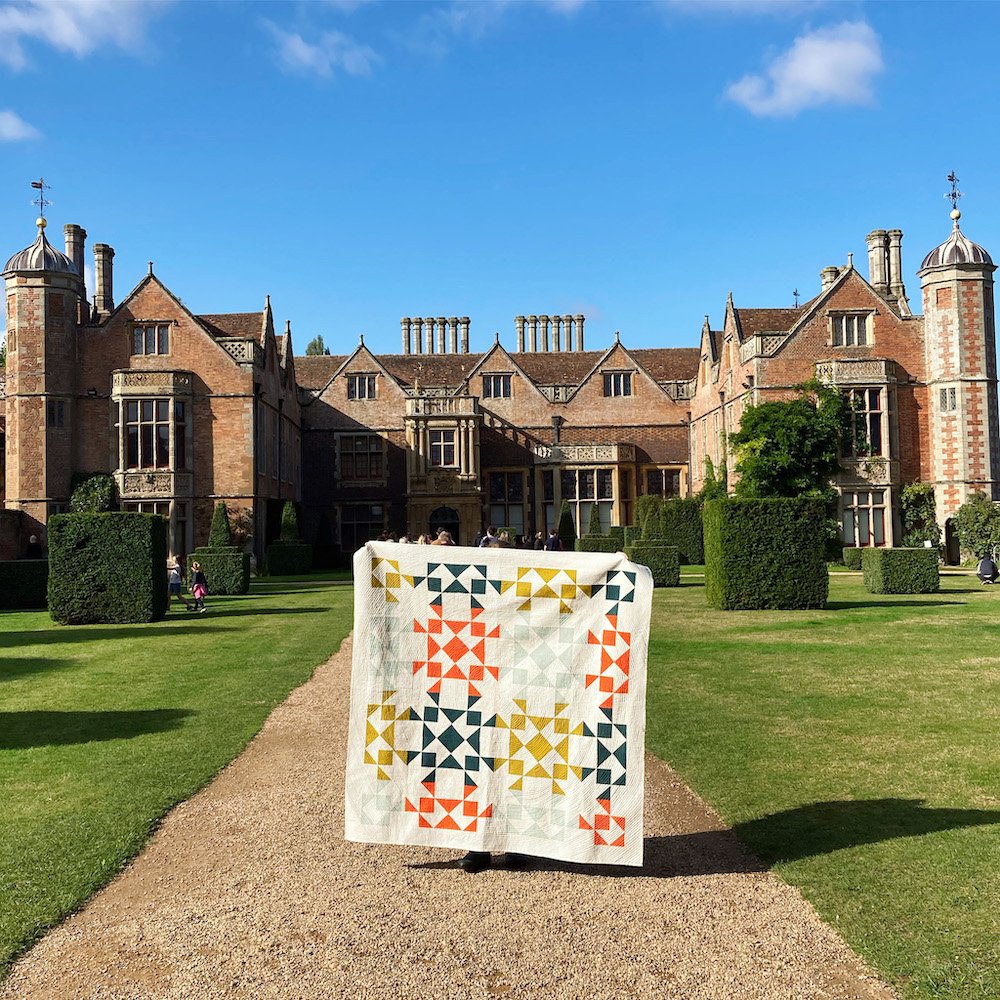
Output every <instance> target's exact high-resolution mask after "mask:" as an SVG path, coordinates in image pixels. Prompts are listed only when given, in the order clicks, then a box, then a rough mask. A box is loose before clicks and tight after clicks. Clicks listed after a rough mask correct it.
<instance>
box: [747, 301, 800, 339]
mask: <svg viewBox="0 0 1000 1000" xmlns="http://www.w3.org/2000/svg"><path fill="white" fill-rule="evenodd" d="M805 309H806V307H805V306H799V307H798V308H797V309H737V310H736V315H737V316H738V317H739V321H740V329H741V330H742V331H743V336H744V337H752V336H754V334H757V333H786V332H787V331H788V330H791V328H792V327H793V326H794V325H795V324H796V322H797V321H798V320H799V318H800V317H801V316H802V314H803V313H804V312H805Z"/></svg>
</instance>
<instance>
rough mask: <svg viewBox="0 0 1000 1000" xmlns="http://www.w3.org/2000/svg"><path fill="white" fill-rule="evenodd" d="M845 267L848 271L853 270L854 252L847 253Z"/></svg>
mask: <svg viewBox="0 0 1000 1000" xmlns="http://www.w3.org/2000/svg"><path fill="white" fill-rule="evenodd" d="M847 269H848V270H849V271H853V270H854V254H852V253H849V254H848V255H847Z"/></svg>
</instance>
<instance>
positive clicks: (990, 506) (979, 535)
mask: <svg viewBox="0 0 1000 1000" xmlns="http://www.w3.org/2000/svg"><path fill="white" fill-rule="evenodd" d="M955 527H956V528H957V529H958V544H959V545H960V546H961V547H962V549H963V550H965V551H966V552H971V553H972V554H973V555H975V557H976V558H977V559H979V558H980V557H982V556H984V555H986V553H987V552H995V551H996V550H997V547H998V546H1000V506H998V505H997V504H995V503H994V502H993V501H992V500H991V499H990V498H989V497H988V496H987V495H986V494H985V493H973V495H972V496H971V497H970V498H969V499H968V500H966V502H965V503H963V504H962V506H961V507H959V508H958V512H957V513H956V514H955Z"/></svg>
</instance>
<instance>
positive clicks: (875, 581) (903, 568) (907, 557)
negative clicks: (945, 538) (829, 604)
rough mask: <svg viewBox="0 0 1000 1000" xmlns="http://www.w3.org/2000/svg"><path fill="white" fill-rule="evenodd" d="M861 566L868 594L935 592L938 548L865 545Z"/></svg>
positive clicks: (937, 587) (937, 584)
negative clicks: (870, 546) (875, 547)
mask: <svg viewBox="0 0 1000 1000" xmlns="http://www.w3.org/2000/svg"><path fill="white" fill-rule="evenodd" d="M862 552H863V554H862V556H861V568H862V570H863V571H864V574H865V590H867V591H868V593H869V594H936V593H937V592H938V589H939V588H940V582H941V581H940V576H939V574H938V552H937V549H936V548H931V549H926V548H924V549H902V548H900V549H863V550H862Z"/></svg>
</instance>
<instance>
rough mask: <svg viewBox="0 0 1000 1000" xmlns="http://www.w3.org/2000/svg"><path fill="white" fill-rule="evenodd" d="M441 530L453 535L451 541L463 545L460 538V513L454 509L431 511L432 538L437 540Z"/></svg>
mask: <svg viewBox="0 0 1000 1000" xmlns="http://www.w3.org/2000/svg"><path fill="white" fill-rule="evenodd" d="M441 528H444V530H445V531H447V532H448V534H450V535H451V540H452V541H453V542H454V543H455V544H456V545H461V544H462V541H461V539H460V538H459V536H458V528H459V523H458V511H457V510H455V509H454V508H453V507H438V508H437V509H436V510H432V511H431V538H436V537H437V533H438V531H439V530H440V529H441Z"/></svg>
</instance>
